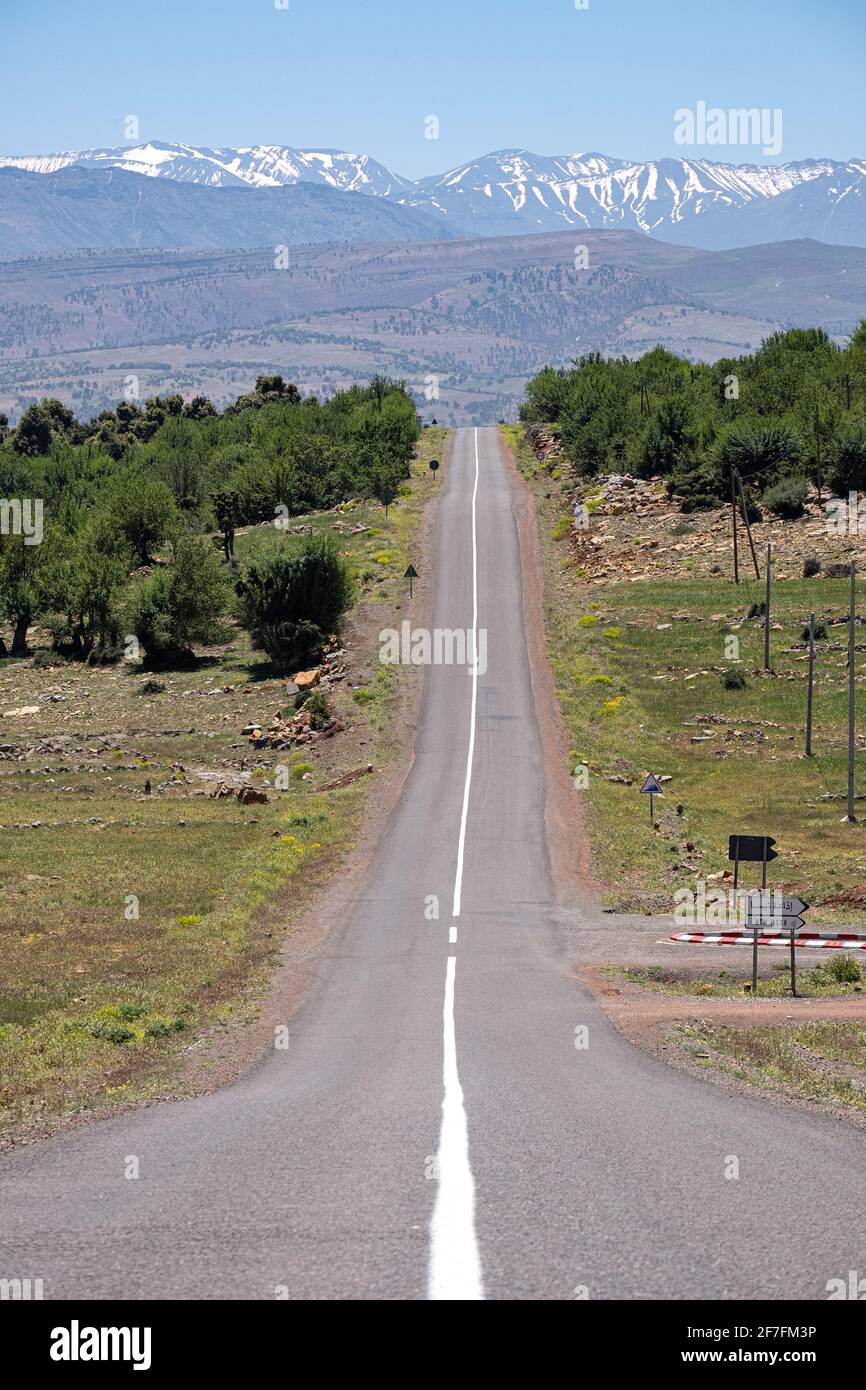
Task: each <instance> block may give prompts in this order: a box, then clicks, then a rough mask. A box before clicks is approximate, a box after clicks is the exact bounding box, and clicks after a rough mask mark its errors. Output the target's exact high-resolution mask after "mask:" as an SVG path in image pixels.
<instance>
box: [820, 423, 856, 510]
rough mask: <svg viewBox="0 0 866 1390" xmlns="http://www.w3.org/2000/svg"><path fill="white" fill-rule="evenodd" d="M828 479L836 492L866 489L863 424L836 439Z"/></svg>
mask: <svg viewBox="0 0 866 1390" xmlns="http://www.w3.org/2000/svg"><path fill="white" fill-rule="evenodd" d="M827 481H828V483H829V484H830V487H831V488H832V489H833V491H834V492H835V493H837V494H839V495H843V496H844V495H847V493H848V492H849V491H851V490H853V491H854V492H862V491H864V490H866V430H864V428H863V426H862V424H861V425H860V427H859V428H857V427H856V426H854V427H851V428H849V429H847V430H845V431H843V433H842V434H841V435H840V437H839V438H838V439H837V440H836V441H835V443H834V445H833V449H832V453H831V457H830V467H829V468H828V470H827Z"/></svg>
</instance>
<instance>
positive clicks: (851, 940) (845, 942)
mask: <svg viewBox="0 0 866 1390" xmlns="http://www.w3.org/2000/svg"><path fill="white" fill-rule="evenodd" d="M754 940H755V936H754V933H753V932H741V931H731V932H702V931H678V932H672V933H671V941H687V942H689V943H691V944H692V945H695V946H751V945H753V944H754ZM758 945H759V946H788V947H790V945H791V933H790V932H786V931H764V932H759V933H758ZM794 945H795V946H815V947H824V948H825V949H830V950H837V951H864V950H866V935H864V934H862V933H860V932H834V931H800V932H797V933H796V935H795V936H794Z"/></svg>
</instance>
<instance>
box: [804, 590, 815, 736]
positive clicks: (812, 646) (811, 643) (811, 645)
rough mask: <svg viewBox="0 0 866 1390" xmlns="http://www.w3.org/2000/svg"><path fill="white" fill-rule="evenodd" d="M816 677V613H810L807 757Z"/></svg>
mask: <svg viewBox="0 0 866 1390" xmlns="http://www.w3.org/2000/svg"><path fill="white" fill-rule="evenodd" d="M814 679H815V614H814V613H810V614H809V679H808V683H807V686H806V757H807V758H811V756H812V686H813V683H814Z"/></svg>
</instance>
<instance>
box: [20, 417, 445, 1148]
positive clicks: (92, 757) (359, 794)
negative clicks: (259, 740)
mask: <svg viewBox="0 0 866 1390" xmlns="http://www.w3.org/2000/svg"><path fill="white" fill-rule="evenodd" d="M445 437H446V431H444V430H441V429H440V430H428V431H425V433H424V435H423V436H422V440H421V443H420V446H419V451H418V454H419V456H418V458H417V460H416V461H415V463H414V464H413V476H412V480H411V484H408V485H407V486H406V487H405V488H404V489H401V493H402V495H401V497H400V500H399V503H398V505H396V506H393V507H391V508H390V510H389V513H388V517H387V519H386V518H385V516H384V512H383V510H382V508H381V507H380V506H379V505H378V504H376V503H358V504H356V505H355V506H354V507H353V508H352V509H351V510H348V511H343V512H340V513H333V512H330V513H327V514H323V515H321V516H314V517H310V518H303V522H302V521H301V519H297V520H296V521H294V522H293V523H292V527H293V529H301V527H302V526H303V529H309V528H310V527H312V528H313V529H317V528H324V529H330V530H334V531H335V533H336V534H337V535H338V537H339V539H340V542H341V545H342V547H343V549H344V551H345V553H346V554H347V555H348V556H349V557H350V559H351V562H352V566H353V569H354V571H355V573H356V576H357V579H358V603H357V605H356V610H355V612H354V614H353V615H352V618H351V620H350V623H349V627H348V632H347V641H348V643H349V646H348V648H347V659H346V661H347V672H346V679H345V681H344V682H343V683H341V684H338V685H334V686H333V687H332V689H331V690H330V691H329V693H328V699H329V701H330V702H331V704H332V707H333V710H334V713H335V714H336V715H337V717H338V718H339V719H340V722H341V723H343V724H344V725H345V726H346V727H345V732H344V733H341V734H338V735H337V737H336V738H333V739H328V740H325V741H323V742H322V743H317V744H313V745H310V746H309V747H304V748H302V749H298V750H296V751H294V752H284V751H279V752H277V751H273V752H272V751H269V750H267V749H261V750H256V749H254V748H253V747H252V745H251V744H250V743H249V741H248V739H246V738H244V737H243V736H242V735H241V730H242V729H243V728H244V726H245V725H247V724H251V723H261V724H263V725H264V726H265V727H267V724H268V723H269V722H270V719H271V717H272V716H273V714H274V713H275V712H276V711H277V710H284V709H286V708H287V706H289V705H290V703H291V702H290V700H289V698H288V697H287V695H286V693H285V680H284V679H280V678H279V677H278V676H276V675H275V674H274V673H273V671H272V670H271V668H270V666H269V665H268V663H267V662H266V661H265V659H264V658H263V656H262V654H261V653H257V652H254V651H252V650H251V649H250V646H249V642H248V639H247V637H246V635H245V634H244V633H243V632H242V631H240V630H238V631H237V633H236V635H235V637H234V640H232V641H231V642H229V643H228V644H226V645H223V646H221V647H219V648H211V649H208V650H203V651H201V652H200V653H198V654H197V658H198V659H197V662H196V665H195V668H194V669H191V670H184V671H169V672H165V673H163V672H160V673H159V675H158V676H156V677H154V676H152V675H151V676H148V675H146V673H143V672H142V671H141V670H140V668H138V667H137V666H131V665H125V664H121V665H119V666H105V667H88V666H79V665H73V664H65V663H64V664H59V665H55V666H51V667H38V666H35V665H34V664H33V662H32V661H31V660H28V661H26V662H21V661H5V662H0V981H2V984H0V1124H2V1125H4V1126H6V1127H9V1126H12V1127H18V1126H20V1125H21V1124H24V1125H26V1124H27V1123H29V1122H32V1121H37V1120H39V1119H40V1118H41V1117H43V1116H45V1115H50V1114H54V1113H57V1112H69V1111H75V1110H79V1109H83V1108H87V1107H90V1106H93V1105H103V1104H105V1103H106V1102H107V1101H111V1100H112V1099H122V1100H126V1099H129V1098H132V1097H135V1096H138V1095H146V1094H148V1093H149V1088H150V1087H151V1085H152V1084H153V1083H152V1077H153V1075H154V1074H155V1072H154V1068H155V1065H156V1064H157V1063H162V1062H164V1061H165V1060H166V1059H167V1057H168V1056H170V1054H171V1053H172V1051H173V1050H176V1049H177V1047H178V1046H180V1045H183V1044H184V1043H185V1042H186V1041H189V1040H191V1039H192V1037H193V1036H194V1035H195V1034H196V1033H197V1032H198V1031H200V1030H201V1029H202V1028H205V1027H211V1026H213V1025H215V1024H217V1025H218V1024H219V1023H220V1022H225V1021H228V1020H229V1019H232V1018H235V1017H237V1016H238V1012H239V1010H241V1011H248V1010H249V1009H250V1008H251V1007H254V1006H253V1005H251V1004H250V1002H249V1001H250V998H251V994H250V987H253V994H254V993H255V989H256V988H259V987H261V986H263V985H264V983H265V981H266V980H267V977H268V974H269V971H270V968H271V967H272V966H273V963H274V962H275V960H276V957H277V955H278V952H279V948H280V943H281V938H282V937H283V935H284V934H285V932H287V931H291V930H292V924H293V923H294V922H295V921H296V920H297V919H298V917H299V915H300V913H301V911H302V910H303V908H304V907H305V906H306V905H307V904H308V902H309V901H310V898H311V896H312V895H313V893H314V892H315V891H316V889H317V888H318V887H319V885H320V884H322V883H323V882H324V881H325V880H326V879H327V877H328V876H329V875H330V874H331V873H333V871H334V870H335V868H336V866H337V865H338V863H339V860H340V857H341V855H342V854H343V852H344V851H345V850H346V848H347V847H348V846H349V845H350V844H351V842H352V839H353V837H354V836H355V835H356V833H357V831H358V828H359V826H360V822H361V816H362V811H363V806H364V798H365V796H366V795H368V793H369V792H370V790H371V789H374V788H375V785H376V778H375V776H373V777H366V778H363V779H361V780H359V781H358V782H356V783H354V784H353V785H351V786H348V787H346V788H343V789H339V790H333V791H319V790H318V788H319V787H320V786H322V785H324V784H326V783H328V782H329V781H331V780H335V779H336V778H337V777H338V776H340V775H341V774H343V773H345V772H346V771H350V770H353V769H355V768H357V767H358V766H359V765H365V764H369V763H373V764H375V766H376V768H377V770H378V769H381V768H382V767H383V766H385V765H387V763H388V761H389V759H390V758H391V757H392V756H393V754H394V751H395V750H394V748H393V747H392V746H391V743H392V735H391V733H390V717H389V716H390V711H391V709H392V701H393V699H394V695H395V687H394V681H395V680H396V679H399V676H395V675H394V668H389V670H388V671H387V672H383V670H382V668H381V667H380V666H379V663H378V660H377V658H376V638H375V634H376V633H377V632H378V629H379V627H380V626H386V625H391V624H393V622H394V621H395V618H396V615H397V614H398V613H399V610H400V606H401V604H402V601H403V593H404V588H405V585H404V582H403V579H402V575H403V571H404V569H405V568H406V565H407V563H408V561H409V560H410V559H415V560H417V558H418V556H417V538H418V532H419V522H420V517H421V512H422V509H423V506H424V504H425V502H426V501H427V500H428V498H429V497H430V496H432V495H433V493H434V492H435V491H436V490H438V489H439V488H441V486H442V484H441V481H440V482H437V480H436V479H437V478H438V479H440V480H441V478H442V472H441V471H440V472H439V474H438V475H436V477H434V475H433V474H432V473H431V472H430V470H429V467H428V463H429V459H430V458H431V457H433V456H434V455H435V456H438V457H441V454H442V450H443V448H444V444H445ZM356 527H366V528H367V529H366V530H359V531H357V532H355V530H354V528H356ZM249 543H250V542H249V538H248V536H245V535H244V534H243V533H242V534H241V535H239V537H238V545H237V551H238V555H239V557H240V558H242V557H243V553H244V549H245V548H246V546H248V545H249ZM15 711H22V712H20V713H17V712H15ZM279 763H282V764H287V765H288V767H289V769H290V775H289V779H288V780H289V787H288V790H284V791H278V790H276V789H275V788H274V785H273V782H274V777H273V773H274V768H275V766H276V765H277V764H279ZM221 779H226V780H229V781H231V780H232V779H235V780H237V779H240V780H242V781H246V782H248V783H249V785H251V786H252V787H253V788H256V789H259V790H264V792H265V794H266V795H267V798H268V799H267V801H265V802H256V803H253V804H249V805H242V804H241V803H240V802H239V801H238V799H237V798H236V796H234V795H229V796H221V797H218V798H214V797H213V795H212V792H213V789H214V787H215V785H216V784H217V783H218V782H219V781H220V780H221Z"/></svg>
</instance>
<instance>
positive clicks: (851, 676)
mask: <svg viewBox="0 0 866 1390" xmlns="http://www.w3.org/2000/svg"><path fill="white" fill-rule="evenodd" d="M856 574H857V561H856V560H855V559H854V557H853V555H852V556H851V612H850V614H849V617H848V814H847V816H846V817H845V819H846V820H847V821H850V822H851V823H852V824H853V823H854V822H855V821H856V819H857V817H856V816H855V815H854V753H855V737H854V681H855V651H854V646H855V643H854V619H855V612H854V586H855V584H856Z"/></svg>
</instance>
